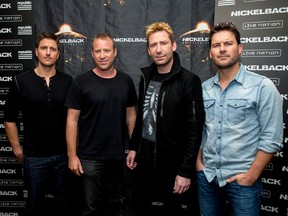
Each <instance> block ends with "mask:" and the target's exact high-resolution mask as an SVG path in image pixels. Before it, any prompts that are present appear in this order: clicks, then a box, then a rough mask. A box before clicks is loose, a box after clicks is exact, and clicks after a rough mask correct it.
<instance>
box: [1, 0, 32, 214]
mask: <svg viewBox="0 0 288 216" xmlns="http://www.w3.org/2000/svg"><path fill="white" fill-rule="evenodd" d="M34 32H35V25H34V11H33V2H32V1H15V0H1V2H0V215H1V216H4V215H11V216H12V215H14V216H17V215H19V210H21V209H22V208H23V207H24V206H25V203H26V202H25V200H26V198H27V190H26V188H25V186H24V180H23V170H22V167H21V166H20V165H19V164H18V163H17V162H16V160H15V157H14V155H13V153H12V148H11V147H10V144H9V142H8V140H7V136H6V134H5V129H4V124H3V107H4V105H5V101H6V95H7V93H8V90H9V88H8V87H9V84H10V82H11V81H12V77H13V76H14V75H16V74H18V73H21V72H23V71H25V70H27V69H29V68H32V67H34V48H35V47H34V43H35V42H34V41H35V40H34ZM18 124H19V129H20V139H21V140H22V139H23V135H22V131H23V123H22V121H21V113H20V114H19V122H18Z"/></svg>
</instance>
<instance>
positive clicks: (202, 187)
mask: <svg viewBox="0 0 288 216" xmlns="http://www.w3.org/2000/svg"><path fill="white" fill-rule="evenodd" d="M197 182H198V197H199V204H200V212H201V216H223V215H227V212H224V209H225V202H226V201H228V203H229V206H230V208H231V209H230V210H229V212H230V214H231V215H233V216H258V215H259V214H260V208H261V195H262V182H261V179H259V180H257V182H256V183H254V184H253V185H252V186H241V185H239V184H238V183H237V182H232V183H229V184H226V185H225V186H223V187H219V186H218V182H217V178H215V179H214V180H213V181H212V182H210V183H209V182H208V181H207V179H206V177H205V174H204V172H203V171H199V172H197Z"/></svg>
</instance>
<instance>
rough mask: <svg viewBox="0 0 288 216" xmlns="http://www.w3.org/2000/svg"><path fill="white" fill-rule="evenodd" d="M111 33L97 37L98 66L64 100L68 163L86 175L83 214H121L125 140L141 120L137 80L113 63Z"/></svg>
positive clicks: (78, 80)
mask: <svg viewBox="0 0 288 216" xmlns="http://www.w3.org/2000/svg"><path fill="white" fill-rule="evenodd" d="M116 54H117V49H116V48H115V45H114V42H113V39H112V37H111V36H110V35H109V34H106V33H105V34H99V35H97V36H96V37H95V38H94V39H93V46H92V58H93V60H94V62H95V64H96V67H95V68H93V69H92V70H90V71H88V72H86V73H83V74H81V75H79V76H78V77H76V79H75V81H74V83H73V85H72V88H71V90H70V92H69V94H68V97H67V99H66V102H65V105H66V106H67V107H68V117H67V128H66V139H67V146H68V157H69V168H70V170H71V171H72V172H73V173H75V174H76V175H78V176H81V182H82V189H83V195H84V196H83V197H84V200H83V208H82V216H84V215H103V216H105V215H112V216H114V215H115V216H116V215H119V211H120V207H121V198H122V194H121V191H122V188H121V187H122V180H123V176H122V175H123V170H124V144H125V141H126V140H127V135H129V136H130V135H131V133H132V130H133V128H134V123H135V119H136V110H135V106H136V103H137V96H136V91H135V87H134V84H133V81H132V79H131V78H130V77H129V76H128V75H127V74H125V73H123V72H120V71H119V70H116V69H115V68H114V59H115V57H116Z"/></svg>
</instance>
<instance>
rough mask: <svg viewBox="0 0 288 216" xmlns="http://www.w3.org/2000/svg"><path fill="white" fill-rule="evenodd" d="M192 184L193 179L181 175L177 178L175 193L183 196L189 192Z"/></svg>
mask: <svg viewBox="0 0 288 216" xmlns="http://www.w3.org/2000/svg"><path fill="white" fill-rule="evenodd" d="M190 184H191V179H189V178H184V177H181V176H179V175H177V176H176V178H175V183H174V192H173V193H175V194H182V193H184V192H185V191H187V190H188V189H189V187H190Z"/></svg>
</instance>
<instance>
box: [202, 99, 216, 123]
mask: <svg viewBox="0 0 288 216" xmlns="http://www.w3.org/2000/svg"><path fill="white" fill-rule="evenodd" d="M204 108H205V122H207V123H208V122H211V121H213V119H214V117H215V100H214V99H209V100H204Z"/></svg>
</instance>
